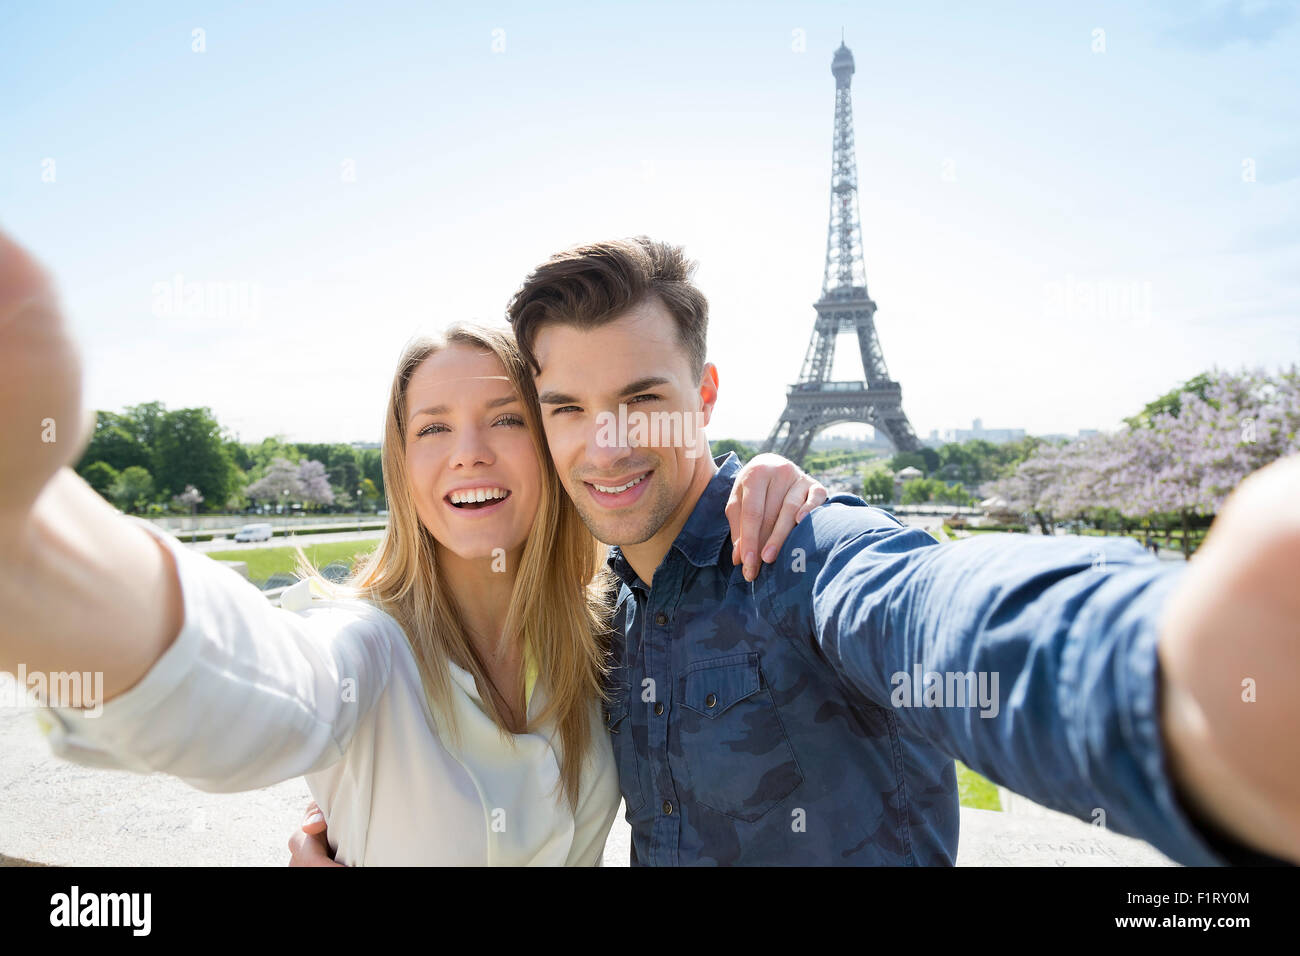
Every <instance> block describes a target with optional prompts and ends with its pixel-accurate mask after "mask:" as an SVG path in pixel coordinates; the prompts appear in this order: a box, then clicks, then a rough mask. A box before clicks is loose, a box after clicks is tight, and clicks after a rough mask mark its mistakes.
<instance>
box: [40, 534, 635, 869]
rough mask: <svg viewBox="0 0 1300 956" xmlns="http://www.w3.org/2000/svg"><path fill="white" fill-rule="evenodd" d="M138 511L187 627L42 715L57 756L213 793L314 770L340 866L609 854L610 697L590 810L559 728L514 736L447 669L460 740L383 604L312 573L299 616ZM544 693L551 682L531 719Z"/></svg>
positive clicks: (586, 858) (592, 769) (292, 595)
mask: <svg viewBox="0 0 1300 956" xmlns="http://www.w3.org/2000/svg"><path fill="white" fill-rule="evenodd" d="M132 520H135V521H137V522H138V523H139V524H140V525H142V526H144V527H145V528H146V529H147V530H148V531H149V532H150V533H151V534H153V535H154V536H155V537H157V538H158V539H159V540H161V541H162V542H163V543H164V544H165V545H166V546H167V548H168V549H169V550H170V551H171V553H172V554H173V555H174V557H175V560H176V568H177V571H178V574H179V577H180V584H181V592H182V596H183V600H184V609H185V622H184V625H183V627H182V628H181V632H180V634H179V636H178V637H177V638H176V640H175V642H174V643H173V644H172V646H171V647H169V648H168V649H167V651H166V652H165V653H164V654H163V655H162V656H161V657H160V658H159V659H158V660H157V661H156V662H155V663H154V665H153V667H152V668H151V669H150V670H149V671H148V673H147V674H145V676H144V677H143V678H142V679H141V680H140V681H139V682H138V683H137V684H136V685H135V686H133V687H132V688H131V689H130V690H128V691H126V692H125V693H123V694H121V695H120V696H118V697H115V698H113V699H112V700H110V701H109V702H108V703H106V704H104V705H103V710H102V713H101V714H100V715H99V716H93V711H81V710H76V709H67V708H42V709H40V710H38V711H37V715H38V719H39V720H40V721H41V723H42V729H43V730H44V731H45V732H46V735H47V739H48V740H49V743H50V746H51V748H52V749H53V751H54V753H55V754H56V755H58V756H60V757H63V758H66V759H68V760H72V761H75V762H77V763H82V764H86V765H89V766H99V767H112V768H117V769H126V770H134V771H137V772H140V773H149V772H155V771H157V772H162V773H167V774H171V775H172V776H175V777H179V778H180V779H182V780H184V781H185V782H186V783H188V784H190V785H191V786H194V787H197V788H198V789H200V790H207V791H212V792H233V791H239V790H253V789H257V788H259V787H266V786H270V785H272V784H275V783H279V782H280V781H283V780H287V779H290V778H292V777H297V776H304V777H305V778H306V781H307V786H308V787H309V789H310V790H311V793H312V796H313V797H314V798H315V800H316V802H317V803H318V804H319V805H320V808H321V810H322V811H323V812H324V814H325V819H326V820H327V821H328V823H329V841H330V846H331V848H333V849H334V851H335V859H336V860H337V861H338V862H339V863H347V864H352V865H368V866H376V865H382V866H394V865H396V866H401V865H407V866H412V865H452V866H456V865H489V866H518V865H585V866H599V865H600V860H601V854H602V852H603V850H604V846H605V837H606V835H607V834H608V833H609V829H610V825H611V824H612V823H613V820H614V815H615V814H616V813H617V811H618V805H619V799H620V797H619V787H618V774H617V771H616V769H615V764H614V756H613V750H612V747H611V745H610V741H609V735H608V732H607V731H606V730H605V727H604V724H603V723H602V721H601V719H600V711H599V705H598V704H597V703H596V702H593V704H592V712H591V728H592V730H591V747H590V750H589V756H588V759H587V761H586V763H585V764H584V767H583V771H582V776H581V784H580V787H579V799H578V803H577V812H576V813H573V812H571V811H570V809H569V802H568V800H567V799H566V798H565V797H564V796H563V794H562V793H561V792H560V790H559V788H558V786H557V784H558V781H559V773H560V771H559V747H560V740H559V738H558V735H557V736H556V737H555V739H554V740H552V739H550V737H549V736H548V734H552V733H554V730H555V728H554V725H553V724H549V725H547V726H544V727H542V728H540V732H538V733H528V734H514V735H504V736H503V735H502V734H501V733H500V732H499V731H498V729H497V726H496V724H494V723H493V722H492V720H491V719H490V718H489V717H488V715H487V714H486V713H485V712H484V710H483V704H482V699H481V698H480V697H479V693H478V689H477V687H476V685H475V682H474V678H473V677H472V676H471V675H470V673H469V672H468V671H466V670H464V669H463V668H460V667H458V666H456V665H455V664H452V663H450V662H448V666H449V668H450V671H451V677H452V691H453V706H454V712H455V716H456V719H457V725H458V728H459V731H460V734H461V739H460V744H459V746H458V745H457V744H456V743H454V742H453V739H452V738H451V736H450V735H449V734H448V733H447V732H446V730H445V728H444V727H443V726H442V721H441V719H440V718H439V717H437V716H435V715H434V714H433V712H432V711H431V709H430V707H429V704H428V700H427V698H426V696H425V693H424V688H423V685H422V684H421V682H420V675H419V671H418V669H417V667H416V662H415V657H414V655H413V654H412V652H411V648H410V646H409V644H408V643H407V640H406V635H405V633H404V632H403V630H402V628H401V627H400V626H399V625H398V623H397V622H396V621H395V620H394V619H393V618H392V617H390V616H389V615H388V614H386V613H384V612H383V611H381V610H379V609H378V608H377V607H376V606H374V605H373V604H370V603H369V602H365V601H360V600H348V601H333V600H323V599H321V598H320V597H318V596H316V595H315V594H314V593H312V591H311V589H310V586H309V582H307V581H302V582H299V584H297V585H295V586H294V587H293V588H291V589H289V591H286V592H285V601H284V604H285V607H286V608H288V609H287V610H286V609H282V608H276V607H273V606H271V604H270V602H268V601H267V599H266V598H265V597H264V596H263V595H262V594H261V593H260V592H258V591H257V590H256V589H254V588H252V587H250V586H249V584H248V582H247V581H245V580H244V579H243V578H241V577H240V576H239V575H238V574H236V573H235V572H234V571H232V570H231V569H229V568H226V567H223V566H222V565H220V564H218V563H216V562H215V561H212V560H210V559H209V558H207V557H205V556H203V555H201V554H198V553H197V552H194V551H190V550H188V549H187V548H185V547H184V546H183V545H182V544H181V543H180V542H179V541H177V540H176V539H175V538H173V537H172V536H171V535H168V534H166V533H165V532H163V531H160V530H159V529H157V528H155V527H154V526H153V525H152V524H150V523H149V522H147V521H143V520H140V519H132ZM545 692H546V691H545V681H538V682H537V684H536V687H535V690H534V692H533V693H532V694H531V695H530V697H529V700H528V702H527V707H528V715H529V717H530V718H531V717H532V716H533V715H534V714H536V713H537V712H538V708H539V707H540V706H542V705H543V704H544V703H545ZM553 788H554V793H552V790H553Z"/></svg>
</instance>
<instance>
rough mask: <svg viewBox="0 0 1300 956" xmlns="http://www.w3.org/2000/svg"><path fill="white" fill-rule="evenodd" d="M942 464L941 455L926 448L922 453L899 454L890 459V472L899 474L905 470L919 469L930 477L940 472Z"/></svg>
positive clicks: (907, 452) (905, 452) (906, 452)
mask: <svg viewBox="0 0 1300 956" xmlns="http://www.w3.org/2000/svg"><path fill="white" fill-rule="evenodd" d="M940 464H941V461H940V459H939V453H938V452H937V451H935V450H934V449H933V448H930V447H928V446H925V447H922V448H921V450H920V451H901V452H899V453H898V454H897V455H895V456H894V457H893V458H891V459H889V470H890V471H892V472H893V473H894V474H898V473H899V472H900V471H902V470H903V469H904V468H919V469H920V470H921V473H922V474H924V475H929V474H930V473H931V472H935V471H938V470H939V466H940Z"/></svg>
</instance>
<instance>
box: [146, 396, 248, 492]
mask: <svg viewBox="0 0 1300 956" xmlns="http://www.w3.org/2000/svg"><path fill="white" fill-rule="evenodd" d="M153 450H154V461H155V465H154V480H155V483H156V485H157V488H158V491H159V493H160V494H161V495H162V496H163V497H170V496H171V495H173V494H179V493H180V492H181V491H183V490H184V488H185V486H186V485H193V486H194V487H196V488H197V489H198V490H199V492H200V493H201V494H202V495H203V498H204V509H205V510H217V509H220V508H222V507H224V506H225V504H226V501H227V500H228V499H229V498H230V497H231V496H232V495H233V494H235V493H236V492H237V491H238V490H239V488H238V481H237V479H238V468H237V467H236V466H235V463H234V462H233V461H231V459H230V455H229V454H228V453H227V451H226V438H225V437H224V436H223V434H222V431H221V426H220V425H219V424H218V423H217V420H216V419H215V418H214V417H213V416H212V411H211V409H208V408H181V409H177V410H176V411H171V412H164V413H163V415H162V417H161V419H160V420H159V421H158V422H157V423H156V424H155V425H154V445H153Z"/></svg>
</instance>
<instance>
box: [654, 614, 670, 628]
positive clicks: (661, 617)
mask: <svg viewBox="0 0 1300 956" xmlns="http://www.w3.org/2000/svg"><path fill="white" fill-rule="evenodd" d="M655 623H656V624H658V625H659V626H660V627H662V626H663V625H665V624H667V623H668V615H667V614H665V613H664V612H663V611H660V612H659V613H658V614H656V615H655Z"/></svg>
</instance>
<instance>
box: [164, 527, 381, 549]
mask: <svg viewBox="0 0 1300 956" xmlns="http://www.w3.org/2000/svg"><path fill="white" fill-rule="evenodd" d="M383 534H384V533H383V532H382V531H337V532H334V531H332V532H329V533H327V534H295V535H290V536H289V537H287V538H284V537H280V536H278V535H277V536H276V537H274V538H272V539H271V540H270V541H236V540H235V539H234V538H214V539H213V540H211V541H196V542H195V543H193V544H190V542H189V541H187V540H186V538H185V536H184V535H181V536H180V538H179V540H180V541H181V542H182V543H183V544H185V546H186V547H190V548H193V549H194V550H195V551H202V552H209V551H249V550H253V549H256V548H291V547H293V546H294V545H295V544H300V545H302V546H303V547H304V548H306V547H307V546H308V545H312V544H329V543H331V542H334V541H376V540H378V539H379V538H381V537H382V536H383Z"/></svg>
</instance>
